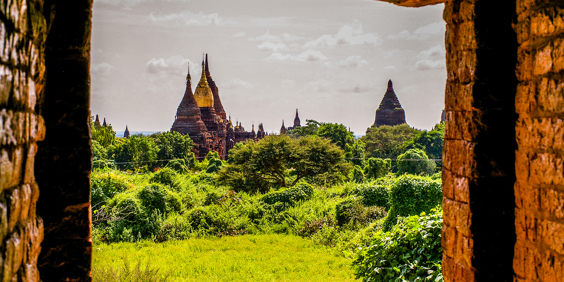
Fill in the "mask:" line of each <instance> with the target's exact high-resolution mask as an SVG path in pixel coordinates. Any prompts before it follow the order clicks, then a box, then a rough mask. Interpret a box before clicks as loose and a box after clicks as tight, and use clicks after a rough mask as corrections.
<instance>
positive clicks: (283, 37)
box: [249, 31, 305, 42]
mask: <svg viewBox="0 0 564 282" xmlns="http://www.w3.org/2000/svg"><path fill="white" fill-rule="evenodd" d="M303 39H305V38H303V37H299V36H296V35H292V34H289V33H282V34H280V35H274V34H270V32H269V31H267V32H266V33H265V34H263V35H260V36H257V37H249V40H251V41H271V42H290V41H297V40H303Z"/></svg>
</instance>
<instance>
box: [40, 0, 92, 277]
mask: <svg viewBox="0 0 564 282" xmlns="http://www.w3.org/2000/svg"><path fill="white" fill-rule="evenodd" d="M50 3H53V4H52V6H51V7H49V9H46V12H45V14H46V15H47V19H48V23H49V25H50V30H49V34H48V37H47V41H46V46H45V67H46V76H45V95H44V96H43V98H42V101H41V103H40V104H39V111H40V113H41V115H42V116H43V118H44V119H45V127H46V135H45V139H44V141H42V142H39V143H38V151H37V156H36V163H35V173H36V177H37V182H38V184H39V187H40V189H41V196H40V198H39V201H38V203H37V214H38V215H39V216H41V217H42V218H43V220H44V225H45V238H44V240H43V243H42V250H41V254H40V256H39V260H38V268H39V272H40V275H41V279H42V280H43V281H89V280H91V278H90V266H91V255H92V241H91V237H90V228H91V227H90V223H91V214H90V212H91V211H90V170H91V168H92V167H91V166H92V164H91V159H92V151H91V147H90V31H91V17H92V0H72V1H63V0H53V1H50Z"/></svg>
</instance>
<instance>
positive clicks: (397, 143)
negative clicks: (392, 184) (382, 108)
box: [360, 124, 418, 159]
mask: <svg viewBox="0 0 564 282" xmlns="http://www.w3.org/2000/svg"><path fill="white" fill-rule="evenodd" d="M417 132H418V130H417V129H414V128H411V127H409V125H407V124H401V125H395V126H387V125H383V126H379V127H372V128H370V129H368V132H367V133H366V135H365V136H363V137H362V138H360V140H362V141H363V142H364V143H365V144H366V156H367V157H374V158H382V159H384V158H392V159H395V158H396V157H397V156H398V155H399V154H401V153H402V152H403V151H402V144H403V143H404V142H405V141H407V140H411V139H412V138H413V137H414V136H415V135H416V134H417Z"/></svg>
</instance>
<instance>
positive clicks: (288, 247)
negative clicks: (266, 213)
mask: <svg viewBox="0 0 564 282" xmlns="http://www.w3.org/2000/svg"><path fill="white" fill-rule="evenodd" d="M124 259H125V260H126V261H127V262H128V263H129V264H130V265H131V266H132V268H134V267H135V265H136V264H138V263H139V262H141V265H143V266H144V265H146V264H147V263H148V264H149V266H150V267H152V268H157V267H158V268H159V274H170V277H171V280H172V281H355V280H354V275H353V272H352V269H351V262H350V260H348V259H346V258H344V257H341V256H336V255H334V253H333V252H332V250H330V249H327V248H325V247H324V246H320V245H316V244H314V243H313V242H312V241H310V240H307V239H303V238H300V237H296V236H291V235H245V236H239V237H223V238H211V239H189V240H183V241H169V242H164V243H153V242H149V241H142V242H138V243H114V244H110V245H106V244H95V245H94V251H93V263H92V264H93V272H96V271H97V270H102V269H111V268H113V269H119V268H120V267H122V266H123V264H124ZM95 278H96V277H95ZM95 281H97V280H95ZM99 281H102V280H99Z"/></svg>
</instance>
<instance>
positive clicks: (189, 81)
mask: <svg viewBox="0 0 564 282" xmlns="http://www.w3.org/2000/svg"><path fill="white" fill-rule="evenodd" d="M191 80H192V77H191V76H190V62H188V74H187V75H186V85H188V84H191ZM190 86H192V85H190ZM190 89H192V88H191V87H190Z"/></svg>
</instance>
